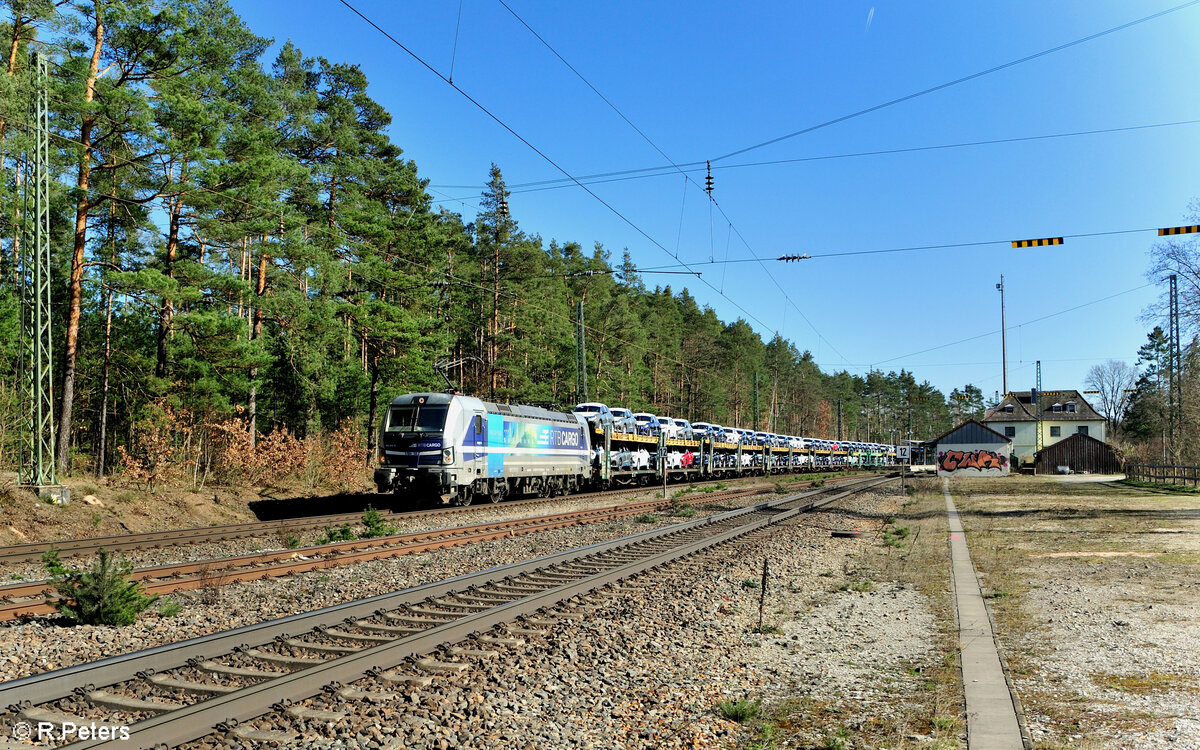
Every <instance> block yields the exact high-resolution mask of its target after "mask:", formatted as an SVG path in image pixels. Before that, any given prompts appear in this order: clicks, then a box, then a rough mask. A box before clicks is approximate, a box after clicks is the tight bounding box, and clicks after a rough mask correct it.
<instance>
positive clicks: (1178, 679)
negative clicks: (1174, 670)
mask: <svg viewBox="0 0 1200 750" xmlns="http://www.w3.org/2000/svg"><path fill="white" fill-rule="evenodd" d="M1092 681H1093V682H1095V683H1096V684H1097V685H1099V686H1100V687H1104V688H1108V689H1109V690H1118V691H1120V692H1122V693H1137V694H1141V695H1144V694H1147V693H1165V692H1167V691H1170V690H1182V689H1184V688H1190V687H1192V686H1193V685H1195V682H1196V681H1195V679H1193V678H1192V677H1190V676H1188V675H1182V674H1171V673H1169V672H1144V673H1142V674H1104V673H1102V674H1094V675H1092Z"/></svg>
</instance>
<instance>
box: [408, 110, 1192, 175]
mask: <svg viewBox="0 0 1200 750" xmlns="http://www.w3.org/2000/svg"><path fill="white" fill-rule="evenodd" d="M1196 124H1200V119H1197V120H1177V121H1174V122H1158V123H1150V124H1147V125H1124V126H1120V127H1111V128H1098V129H1095V130H1075V131H1070V132H1066V133H1043V134H1040V135H1024V136H1012V137H1008V138H990V139H986V140H979V141H960V142H957V143H939V144H933V145H929V146H909V147H897V148H887V149H877V150H873V151H852V152H847V153H841V154H821V155H818V156H797V157H794V158H790V159H771V160H768V161H752V162H740V163H737V164H719V165H715V166H713V169H714V170H717V169H722V170H724V169H746V168H750V167H773V166H779V165H782V164H800V163H804V162H811V161H832V160H837V159H856V158H862V157H867V156H891V155H895V154H911V153H921V152H925V151H945V150H948V149H955V148H969V147H974V146H994V145H1002V144H1008V143H1025V142H1029V141H1045V140H1053V139H1058V138H1078V137H1082V136H1088V135H1108V134H1112V133H1128V132H1134V131H1138V130H1151V129H1155V128H1170V127H1179V126H1183V125H1196ZM675 166H676V167H678V169H680V170H683V171H687V172H695V173H699V172H702V171H704V170H705V162H703V161H692V162H682V163H680V164H678V165H675ZM674 173H675V172H673V171H670V170H669V169H668V168H666V167H641V168H637V169H622V170H617V171H612V172H596V173H594V174H588V175H581V176H580V177H579V179H580V180H584V181H585V182H587V184H589V185H602V184H607V183H610V182H624V181H627V180H641V179H646V178H652V177H665V176H666V175H669V174H674ZM608 178H617V179H608ZM570 184H571V183H570V181H569V180H565V179H561V178H556V179H546V180H535V181H532V182H517V183H512V184H510V185H509V186H508V187H509V189H510V191H511V192H514V193H534V192H540V191H542V190H556V189H559V188H562V187H568V186H570ZM432 187H437V188H441V189H443V190H482V189H484V187H486V186H484V185H433V186H432Z"/></svg>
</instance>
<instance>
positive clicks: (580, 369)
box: [575, 299, 588, 403]
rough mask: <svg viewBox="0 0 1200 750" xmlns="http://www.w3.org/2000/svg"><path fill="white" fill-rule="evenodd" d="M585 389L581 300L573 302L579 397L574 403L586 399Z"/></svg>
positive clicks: (577, 394) (585, 358)
mask: <svg viewBox="0 0 1200 750" xmlns="http://www.w3.org/2000/svg"><path fill="white" fill-rule="evenodd" d="M587 391H588V389H587V353H586V352H585V351H584V337H583V300H582V299H580V300H577V301H576V302H575V395H576V396H577V397H578V398H579V401H577V402H576V403H582V402H584V401H587V400H588V392H587Z"/></svg>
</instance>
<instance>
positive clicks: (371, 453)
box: [367, 344, 379, 467]
mask: <svg viewBox="0 0 1200 750" xmlns="http://www.w3.org/2000/svg"><path fill="white" fill-rule="evenodd" d="M367 347H368V349H369V350H370V354H369V355H368V358H367V363H368V365H367V366H368V368H369V369H370V371H371V392H370V397H369V398H368V400H367V466H368V467H371V466H373V465H374V464H373V461H374V460H375V444H376V435H377V434H378V432H379V431H378V430H377V429H375V420H376V414H377V412H378V411H379V352H378V351H377V350H376V349H375V347H373V346H371V345H370V344H368V345H367Z"/></svg>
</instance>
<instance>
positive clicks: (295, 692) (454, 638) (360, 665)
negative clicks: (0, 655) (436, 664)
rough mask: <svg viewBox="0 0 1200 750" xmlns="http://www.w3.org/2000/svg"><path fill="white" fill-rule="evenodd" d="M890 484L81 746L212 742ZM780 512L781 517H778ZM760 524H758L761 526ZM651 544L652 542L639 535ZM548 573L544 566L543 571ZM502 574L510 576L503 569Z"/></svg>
mask: <svg viewBox="0 0 1200 750" xmlns="http://www.w3.org/2000/svg"><path fill="white" fill-rule="evenodd" d="M888 479H890V477H885V478H883V479H877V480H874V481H871V480H867V481H866V482H865V483H864V484H863V485H862V486H856V487H854V488H852V489H848V490H846V489H844V488H845V485H843V486H842V487H841V488H839V489H843V490H844V491H842V492H839V493H837V494H833V495H829V496H827V497H824V498H819V499H814V500H812V501H810V502H808V503H805V504H804V505H802V506H799V507H793V508H791V509H786V510H784V509H781V506H783V505H786V504H789V503H794V502H796V501H797V500H799V499H801V498H802V497H803V495H801V496H797V497H791V498H784V499H780V500H775V501H771V502H767V503H762V504H760V505H757V506H752V507H750V508H745V509H739V510H734V511H728V512H726V513H723V514H720V515H718V516H713V517H710V518H708V519H704V520H702V521H698V522H692V523H685V524H678V525H676V526H674V527H669V531H668V533H663V534H657V535H654V536H653V537H650V538H643V539H640V540H639V543H644V542H646V541H653V540H657V539H663V538H665V537H670V536H676V535H680V534H681V533H682V532H687V531H691V530H697V529H704V528H706V527H710V526H719V525H721V524H722V523H723V522H725V521H735V520H737V519H739V518H740V517H743V516H747V517H750V518H752V519H754V520H751V521H749V522H747V523H740V524H738V525H736V526H733V527H732V528H729V529H727V530H724V531H718V533H716V534H713V535H705V536H702V537H700V538H695V539H691V538H689V539H686V540H685V541H684V542H683V543H682V544H679V545H672V546H671V547H670V548H668V549H666V550H662V551H655V552H652V553H651V554H649V555H646V556H644V557H642V559H638V560H633V561H629V562H625V563H623V564H622V563H618V564H617V565H616V566H613V567H610V568H608V569H607V570H602V571H600V572H597V573H595V574H592V575H587V576H584V577H582V578H579V579H578V580H575V581H572V582H569V583H564V584H562V585H558V586H547V587H546V588H545V589H544V590H542V591H536V592H533V593H530V594H528V595H526V596H522V597H521V598H519V599H517V600H515V601H511V602H508V603H504V604H499V605H497V606H495V607H492V608H490V609H487V610H485V611H482V612H478V613H475V614H467V615H464V616H462V617H459V618H457V619H455V620H453V621H451V622H449V623H446V624H443V625H436V626H434V627H430V628H428V629H426V630H424V631H422V632H420V633H416V634H414V635H410V636H406V637H403V638H399V639H397V640H395V641H392V642H390V643H386V644H382V645H379V646H375V647H370V648H364V649H363V650H361V651H357V652H355V653H352V654H348V655H346V656H341V657H338V658H334V659H330V660H328V661H326V662H324V663H321V664H317V665H313V666H310V667H308V668H305V669H300V670H297V671H294V672H291V673H288V674H284V675H282V676H280V677H277V678H275V679H271V680H268V681H265V682H260V683H258V684H255V685H251V686H249V687H246V688H242V689H240V690H238V691H236V692H233V693H228V694H225V695H221V696H218V697H215V698H212V699H209V700H206V701H202V702H199V703H194V704H191V705H189V706H185V707H183V708H179V709H177V710H174V711H171V712H169V713H165V714H162V715H160V716H156V717H153V718H150V719H146V720H145V721H141V722H138V723H136V724H134V725H133V726H132V727H130V736H129V738H128V740H114V741H107V742H105V741H96V742H84V743H76V744H73V745H72V747H78V748H124V749H125V750H128V748H129V747H131V746H132V747H139V748H157V747H174V746H177V745H180V744H182V743H184V742H188V741H191V740H195V739H197V738H200V737H203V736H205V735H208V734H210V733H212V732H213V731H214V729H216V728H218V727H227V728H233V727H236V726H237V725H238V724H239V723H241V722H243V721H247V720H250V719H254V718H256V717H259V716H262V715H263V714H265V713H268V712H269V711H272V710H276V709H279V708H282V707H285V706H287V705H289V704H291V703H292V702H295V701H299V700H304V699H307V698H311V697H313V696H315V695H317V694H319V693H321V692H322V691H323V690H324V689H325V687H326V686H329V685H340V684H344V683H350V682H353V681H355V680H358V679H361V678H363V677H365V676H367V675H370V674H372V673H377V672H378V671H379V670H387V669H391V668H394V667H396V666H399V665H401V664H402V663H404V662H405V661H406V660H407V659H409V658H411V657H413V656H417V655H419V654H424V653H429V652H432V651H434V650H436V649H437V648H438V647H440V646H444V645H447V644H452V643H456V642H459V641H461V640H463V639H465V638H467V637H469V636H471V635H473V634H476V633H479V632H483V631H486V630H489V629H491V628H492V627H495V626H496V625H499V624H501V623H504V622H508V621H511V620H514V619H518V618H521V617H525V616H528V615H531V614H534V613H536V612H539V611H542V610H544V609H546V608H548V607H551V606H554V605H556V604H559V603H561V602H564V601H567V600H569V599H571V598H574V597H577V596H582V595H586V594H588V593H590V592H592V591H594V590H596V589H598V588H602V587H604V586H607V585H609V584H612V583H616V582H618V581H621V580H623V579H625V578H629V577H631V576H634V575H637V574H640V573H643V572H646V571H648V570H652V569H654V568H657V567H660V566H663V565H666V564H669V563H671V562H674V561H676V560H679V559H681V558H684V557H688V556H691V555H694V554H696V553H698V552H700V551H703V550H706V549H709V548H712V547H715V546H717V545H720V544H723V543H726V542H729V541H731V540H733V539H737V538H740V537H742V536H745V535H747V534H750V533H752V532H754V531H757V530H759V529H761V528H764V527H766V526H768V525H771V524H776V523H779V522H781V521H784V520H788V519H790V518H793V517H795V516H797V515H799V514H801V513H803V512H806V511H808V510H811V509H812V508H814V507H817V506H818V505H826V504H828V503H831V502H834V501H835V500H838V499H840V498H842V497H846V496H848V495H851V494H853V493H855V492H858V491H862V490H864V489H868V488H870V487H873V486H877V485H878V484H882V483H883V482H886V481H888ZM773 511H778V512H773ZM755 516H759V517H758V518H754V517H755ZM637 536H641V537H645V535H637ZM628 539H629V538H628V537H627V538H624V539H620V540H615V541H614V542H610V543H608V544H606V545H603V546H602V548H601V549H600V550H599V552H601V553H602V552H606V551H612V550H617V549H623V548H628V547H631V546H632V544H630V543H629V542H628V541H627V540H628ZM590 556H592V555H589V557H590ZM544 567H547V566H545V565H543V566H540V567H539V568H538V569H541V568H544ZM500 570H503V568H501V569H500Z"/></svg>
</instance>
